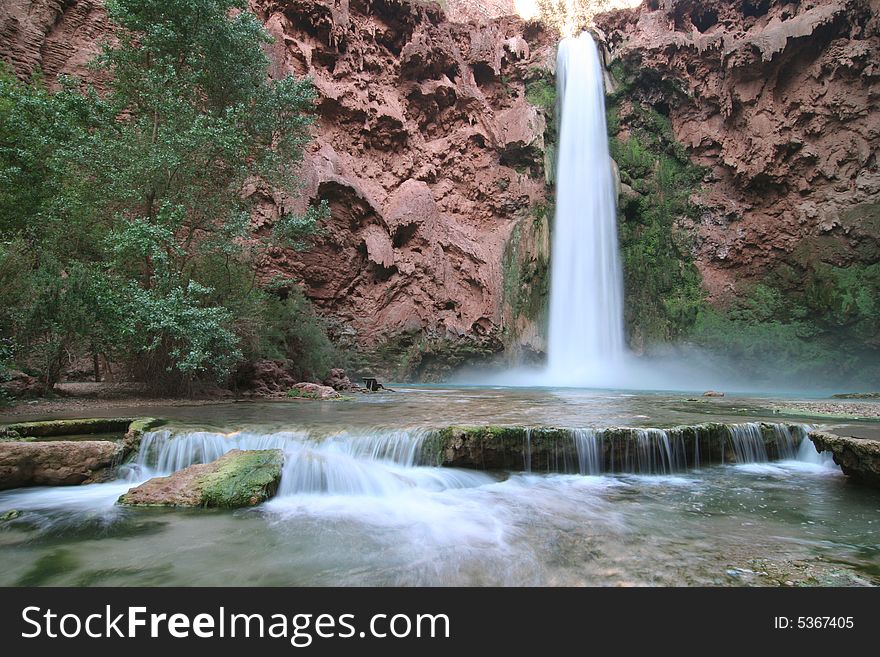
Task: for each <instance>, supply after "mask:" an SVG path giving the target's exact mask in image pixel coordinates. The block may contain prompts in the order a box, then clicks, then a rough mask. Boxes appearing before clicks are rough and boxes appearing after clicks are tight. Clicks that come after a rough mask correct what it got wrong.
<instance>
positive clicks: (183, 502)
mask: <svg viewBox="0 0 880 657" xmlns="http://www.w3.org/2000/svg"><path fill="white" fill-rule="evenodd" d="M283 464H284V454H283V452H282V451H281V450H278V449H267V450H254V451H241V450H232V451H231V452H227V453H226V454H224V455H223V456H222V457H220V458H219V459H217V460H216V461H213V462H211V463H205V464H199V465H191V466H190V467H188V468H184V469H183V470H179V471H177V472H175V473H174V474H172V475H169V476H167V477H156V478H154V479H150V480H149V481H147V482H146V483H143V484H141V485H140V486H137V487H136V488H133V489H131V490H130V491H128V492H127V493H126V494H125V495H122V496H121V497H120V498H119V504H122V505H124V506H172V507H217V508H240V507H248V506H256V505H257V504H261V503H262V502H265V501H266V500H268V499H269V498H271V497H272V496H274V495H275V493H276V492H277V490H278V485H279V483H280V481H281V468H282V466H283Z"/></svg>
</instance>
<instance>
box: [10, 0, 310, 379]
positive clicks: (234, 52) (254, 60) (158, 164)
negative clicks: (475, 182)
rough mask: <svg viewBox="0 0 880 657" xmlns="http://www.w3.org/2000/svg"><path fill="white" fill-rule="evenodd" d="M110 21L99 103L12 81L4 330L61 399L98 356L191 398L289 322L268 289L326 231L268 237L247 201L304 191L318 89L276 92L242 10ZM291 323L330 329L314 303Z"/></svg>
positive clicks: (287, 83)
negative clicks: (273, 325)
mask: <svg viewBox="0 0 880 657" xmlns="http://www.w3.org/2000/svg"><path fill="white" fill-rule="evenodd" d="M106 7H107V12H108V16H109V18H110V19H111V20H112V21H113V22H114V23H115V24H116V26H117V29H116V30H115V34H116V35H117V36H118V43H117V44H115V45H112V46H111V45H108V46H105V48H104V50H103V52H102V54H101V55H100V56H99V57H98V58H97V60H96V61H95V62H94V66H95V67H96V68H97V69H98V70H99V71H100V72H101V73H102V79H106V80H108V82H107V84H106V90H105V91H104V92H102V93H101V94H98V93H97V92H95V91H94V90H93V89H91V88H89V87H86V86H83V85H82V84H81V83H80V82H78V81H77V80H73V79H64V78H62V79H60V80H59V83H60V85H61V88H60V89H59V90H58V91H56V92H51V91H49V90H48V89H47V88H46V87H45V85H43V83H42V81H41V80H40V79H39V77H35V78H34V79H33V80H32V81H30V83H29V84H25V83H22V82H20V81H18V80H16V79H15V78H14V77H13V76H12V75H10V74H9V73H8V72H0V182H2V185H0V284H2V290H0V304H2V305H0V329H2V335H3V336H9V337H10V338H11V339H12V340H13V344H14V349H15V354H14V356H15V358H16V359H17V360H19V361H21V362H23V363H25V364H26V365H27V366H28V367H29V368H30V369H32V370H34V371H36V372H38V373H39V375H40V376H41V378H42V380H43V381H44V382H45V383H46V385H47V386H51V385H52V384H53V383H54V382H55V381H57V380H58V377H59V376H60V374H61V372H62V370H63V367H64V362H65V359H68V358H71V357H72V354H75V353H82V352H84V351H85V352H87V353H106V354H111V355H114V356H116V357H122V358H125V359H127V360H128V361H129V362H130V363H131V365H132V366H133V368H134V370H135V371H136V372H137V373H138V374H139V375H140V376H141V377H142V379H143V380H145V381H147V382H149V383H151V384H152V385H154V386H155V387H157V388H161V389H162V390H164V391H173V390H174V389H181V390H191V389H192V386H193V384H194V383H196V382H199V381H207V380H215V381H222V380H223V379H224V377H225V376H226V375H227V374H228V373H229V372H230V371H231V369H232V368H233V367H234V366H235V364H236V362H237V361H239V360H240V359H241V358H242V357H243V356H244V355H246V354H253V353H256V352H258V351H259V345H260V344H261V343H262V342H265V339H264V338H263V337H262V336H261V335H260V332H261V323H260V320H261V319H262V318H264V317H266V316H270V319H271V316H272V315H273V314H277V312H278V308H276V304H275V302H274V301H273V297H272V295H271V294H269V293H268V292H266V291H265V290H263V289H261V286H260V284H259V280H258V278H257V274H256V273H257V272H258V271H259V269H260V266H261V264H262V263H263V262H264V261H265V259H266V258H267V257H268V252H269V250H270V249H273V248H277V247H287V248H305V247H306V246H307V244H308V237H309V235H310V234H312V233H313V232H314V231H315V229H316V225H317V223H318V222H319V221H320V220H322V219H323V218H324V217H326V215H327V212H328V211H327V207H326V205H325V204H322V205H319V206H316V207H312V208H310V209H309V210H308V211H307V212H305V213H304V214H303V215H296V214H293V213H287V212H284V211H282V212H281V215H280V216H279V217H278V218H277V220H276V221H275V223H274V226H273V227H272V228H271V229H269V230H267V229H262V230H256V229H255V228H254V227H253V226H252V225H251V222H250V211H251V207H252V205H253V202H254V199H255V198H256V196H255V195H254V194H245V193H244V191H243V190H245V189H247V188H257V189H259V188H264V189H267V190H268V189H273V188H274V189H278V190H284V191H286V192H287V193H288V194H293V193H296V191H297V179H296V168H297V166H298V165H299V163H300V162H301V159H302V153H303V148H304V146H305V145H306V143H307V142H308V139H309V126H310V124H311V122H312V115H311V111H312V108H313V100H314V91H313V88H312V86H311V84H310V82H309V81H308V80H305V79H296V78H294V77H292V76H289V77H286V78H283V79H280V80H270V79H268V77H267V74H266V71H267V66H268V60H267V58H266V55H265V54H264V52H263V48H262V46H263V45H264V44H266V43H268V42H269V41H270V37H269V35H268V34H267V33H266V32H265V30H264V28H263V27H262V26H261V24H260V23H259V21H258V20H257V18H256V17H255V16H254V15H253V14H252V13H250V12H249V11H247V5H246V2H244V0H108V2H107V3H106ZM285 312H286V315H285V319H286V320H288V321H289V320H291V318H292V314H293V313H295V312H302V313H304V314H306V315H308V317H309V318H310V319H308V320H307V321H304V323H301V324H303V325H304V326H306V327H311V326H312V324H314V322H312V320H313V316H312V314H311V311H310V309H309V308H308V304H307V303H306V302H305V300H300V302H298V303H297V304H294V305H292V306H290V307H288V308H287V310H286V311H285ZM310 322H311V324H310ZM290 323H291V324H295V322H290ZM291 330H292V329H291ZM308 330H313V328H309V329H308ZM316 340H317V338H315V337H314V336H313V335H311V334H310V335H307V336H304V337H303V339H302V340H301V342H302V343H303V344H305V345H310V344H312V343H315V341H316ZM291 341H292V340H291V338H290V337H289V336H288V342H291ZM313 366H314V367H315V368H317V365H309V367H313Z"/></svg>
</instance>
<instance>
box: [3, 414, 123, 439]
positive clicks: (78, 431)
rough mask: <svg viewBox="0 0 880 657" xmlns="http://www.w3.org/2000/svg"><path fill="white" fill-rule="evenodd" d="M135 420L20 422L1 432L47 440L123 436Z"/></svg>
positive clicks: (7, 426)
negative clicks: (111, 435) (102, 434)
mask: <svg viewBox="0 0 880 657" xmlns="http://www.w3.org/2000/svg"><path fill="white" fill-rule="evenodd" d="M134 421H135V419H134V418H130V417H129V418H118V417H116V418H88V419H76V420H46V421H41V422H18V423H16V424H8V425H6V426H5V427H3V428H2V429H0V431H2V432H15V433H17V434H18V435H19V436H22V437H31V438H47V437H50V436H73V435H85V434H94V433H115V432H119V434H120V435H122V434H123V433H124V432H126V431H127V430H128V428H129V425H130V424H131V423H132V422H134Z"/></svg>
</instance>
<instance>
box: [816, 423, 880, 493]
mask: <svg viewBox="0 0 880 657" xmlns="http://www.w3.org/2000/svg"><path fill="white" fill-rule="evenodd" d="M809 436H810V440H812V441H813V444H814V445H815V446H816V449H817V450H818V451H819V452H826V451H827V452H831V454H832V456H833V457H834V462H835V463H836V464H837V465H839V466H840V469H841V470H843V474H845V475H846V476H847V477H850V478H851V479H852V480H853V481H857V482H859V483H862V484H867V485H868V486H873V487H875V488H880V440H869V439H867V438H854V437H852V436H838V435H835V434H833V433H828V432H825V431H811V432H810V434H809Z"/></svg>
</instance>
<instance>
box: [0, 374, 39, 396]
mask: <svg viewBox="0 0 880 657" xmlns="http://www.w3.org/2000/svg"><path fill="white" fill-rule="evenodd" d="M3 379H4V380H0V390H2V391H3V392H5V393H7V394H9V395H11V396H13V397H37V396H39V395H41V394H42V393H43V387H42V386H41V385H40V382H39V380H37V379H35V378H34V377H32V376H30V375H28V374H25V373H24V372H19V371H18V370H8V371H7V372H6V375H5V376H4V377H3Z"/></svg>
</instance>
